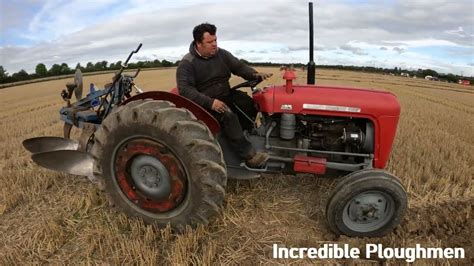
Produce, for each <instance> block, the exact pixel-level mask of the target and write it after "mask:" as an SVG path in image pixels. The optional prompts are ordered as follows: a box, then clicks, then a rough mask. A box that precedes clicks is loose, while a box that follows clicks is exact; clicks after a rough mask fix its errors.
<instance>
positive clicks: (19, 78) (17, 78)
mask: <svg viewBox="0 0 474 266" xmlns="http://www.w3.org/2000/svg"><path fill="white" fill-rule="evenodd" d="M29 78H30V75H28V73H27V72H26V71H25V70H24V69H22V70H20V71H18V72H17V73H15V74H13V75H12V79H13V81H22V80H27V79H29Z"/></svg>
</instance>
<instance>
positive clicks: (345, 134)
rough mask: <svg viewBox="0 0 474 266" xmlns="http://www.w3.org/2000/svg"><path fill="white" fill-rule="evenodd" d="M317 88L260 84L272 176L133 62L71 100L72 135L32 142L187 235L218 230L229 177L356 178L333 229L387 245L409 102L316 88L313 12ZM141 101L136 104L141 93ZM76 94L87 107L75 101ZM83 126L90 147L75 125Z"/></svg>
mask: <svg viewBox="0 0 474 266" xmlns="http://www.w3.org/2000/svg"><path fill="white" fill-rule="evenodd" d="M309 11H310V23H309V24H310V63H309V64H308V82H307V83H308V84H304V85H298V84H294V79H295V78H296V76H295V73H294V72H292V71H291V70H288V71H286V72H285V73H284V75H283V79H284V84H283V85H280V86H268V87H264V88H257V85H258V84H259V83H260V82H261V81H262V80H249V81H246V82H244V83H241V84H239V85H237V86H234V87H233V88H232V90H237V89H240V88H245V87H247V88H248V87H250V88H251V91H252V97H253V100H254V102H255V106H256V108H257V110H258V112H259V114H258V116H257V118H255V119H253V118H250V117H248V116H246V115H245V114H241V115H242V117H245V118H246V119H247V120H249V121H247V122H249V123H250V124H251V125H252V126H251V128H249V129H248V130H246V131H245V136H246V137H247V138H248V140H249V141H250V142H251V143H252V144H253V145H254V147H256V149H257V150H262V151H266V152H268V153H269V154H270V159H269V160H268V161H267V162H266V164H265V165H264V166H263V167H259V168H252V167H249V166H248V165H246V164H245V162H244V161H242V160H241V159H240V158H239V157H238V156H237V154H236V153H235V152H234V151H233V150H232V149H231V148H230V145H229V143H228V141H227V139H226V137H225V136H224V134H223V133H221V130H220V125H219V123H218V122H217V120H216V119H215V118H214V117H213V116H212V115H211V114H209V113H208V112H207V111H206V110H205V109H204V108H202V107H201V106H199V105H197V104H195V103H194V102H192V101H190V100H188V99H187V98H184V97H182V96H180V95H179V93H178V92H177V90H176V89H173V90H172V91H171V92H165V91H150V92H143V91H142V90H140V89H139V88H138V87H137V86H136V85H135V84H134V81H133V79H134V78H135V77H136V76H137V75H138V73H139V71H140V70H138V71H137V72H136V73H135V75H133V76H131V75H127V74H124V72H123V71H124V69H125V68H127V64H128V61H129V60H130V58H131V56H132V55H133V54H134V53H137V52H138V50H139V49H140V48H141V44H140V45H139V46H138V48H137V49H136V50H134V51H132V52H131V53H130V55H129V56H128V58H127V60H126V61H125V62H124V64H122V67H121V69H120V70H119V71H118V72H117V73H115V75H114V76H113V79H112V80H113V82H112V83H111V84H108V85H105V87H104V88H103V89H95V88H93V85H91V92H90V93H89V94H88V95H87V96H86V97H84V98H83V97H82V90H83V84H82V75H81V73H80V71H76V75H75V77H74V82H72V83H68V84H67V85H66V89H65V90H63V92H62V94H61V95H62V98H63V100H64V101H65V102H66V106H64V107H63V108H62V109H61V110H60V112H59V113H60V118H61V120H62V121H64V133H63V135H64V136H63V137H38V138H32V139H27V140H25V141H24V142H23V145H24V147H25V148H26V149H27V150H29V151H30V152H32V159H33V161H34V162H35V163H36V164H38V165H40V166H43V167H46V168H49V169H53V170H57V171H62V172H66V173H70V174H74V175H83V176H88V177H89V179H91V180H92V181H93V182H95V183H97V184H98V185H99V187H100V188H101V189H102V190H104V191H105V193H107V194H108V197H109V199H110V200H111V201H112V203H113V204H114V205H115V206H116V207H118V209H120V210H121V211H123V212H125V213H126V214H128V215H129V216H133V217H140V218H142V219H143V220H144V221H145V222H147V223H151V224H156V225H158V226H160V227H164V226H166V225H167V224H170V225H171V227H172V228H173V229H174V230H175V231H176V232H181V231H182V230H183V229H184V228H185V227H186V226H191V227H193V228H194V227H196V226H197V225H199V224H208V221H209V219H210V218H212V217H213V216H215V215H216V214H217V213H218V212H219V210H220V208H221V207H222V205H223V203H224V197H225V188H226V184H227V180H228V179H254V178H259V177H260V176H261V174H263V173H285V174H296V173H309V174H314V175H324V174H325V173H326V172H327V171H328V170H331V171H336V172H340V173H346V175H345V176H344V177H342V178H341V179H340V182H339V183H338V184H337V186H336V187H335V189H334V191H333V192H332V195H331V196H330V198H329V199H328V202H327V207H326V216H327V222H328V225H329V227H330V229H331V230H332V231H333V232H334V233H336V234H338V235H340V234H344V235H348V236H356V237H378V236H383V235H386V234H387V233H390V232H391V231H392V230H393V229H394V227H396V226H397V225H398V224H399V223H400V222H401V221H402V219H403V216H404V213H405V210H406V208H407V195H406V192H405V190H404V188H403V186H402V184H401V183H400V181H399V179H398V178H397V177H395V176H394V175H392V174H390V173H388V172H387V171H385V170H383V169H384V168H385V166H386V165H387V160H388V158H389V156H390V151H391V148H392V143H393V141H394V137H395V133H396V130H397V124H398V120H399V115H400V105H399V103H398V101H397V98H396V97H395V95H393V94H392V93H389V92H384V91H374V90H364V89H355V88H342V87H329V86H318V85H314V76H315V70H314V66H315V64H314V62H313V60H312V57H313V53H312V52H313V33H312V24H313V23H312V17H313V16H312V3H310V6H309ZM132 94H134V95H132ZM73 95H74V96H75V98H76V101H75V102H73V103H71V99H72V98H73ZM72 127H76V128H79V129H82V134H81V136H80V137H79V140H74V139H71V137H72V136H71V134H70V132H71V128H72Z"/></svg>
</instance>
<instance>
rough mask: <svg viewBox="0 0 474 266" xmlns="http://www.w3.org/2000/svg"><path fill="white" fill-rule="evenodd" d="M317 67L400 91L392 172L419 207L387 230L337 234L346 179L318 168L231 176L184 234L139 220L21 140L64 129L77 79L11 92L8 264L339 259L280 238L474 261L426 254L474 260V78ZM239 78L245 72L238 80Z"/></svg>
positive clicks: (5, 120)
mask: <svg viewBox="0 0 474 266" xmlns="http://www.w3.org/2000/svg"><path fill="white" fill-rule="evenodd" d="M259 70H261V71H266V72H273V73H274V74H275V75H274V76H273V77H271V78H270V79H269V80H268V81H265V83H263V85H271V84H282V83H283V80H282V79H281V75H280V72H279V70H278V69H274V68H273V69H270V68H265V69H259ZM317 73H318V74H317V78H316V79H317V83H318V84H320V85H338V86H353V87H362V88H374V89H375V88H377V89H382V90H387V91H390V92H393V93H394V94H396V95H397V97H398V100H399V101H400V104H401V108H402V111H401V118H400V123H399V127H398V132H397V136H396V140H395V143H394V146H393V150H392V154H391V157H390V160H389V164H388V167H387V170H388V171H390V172H392V173H394V174H395V175H397V176H398V177H400V179H401V181H402V183H403V184H404V186H405V187H406V189H407V192H408V196H409V209H408V211H407V213H406V218H405V220H404V221H403V222H402V224H401V225H400V226H399V227H397V228H396V230H395V231H394V232H393V233H391V234H389V235H388V236H385V237H383V238H376V239H368V238H348V237H344V236H341V237H337V236H335V235H334V234H332V233H331V232H330V231H329V228H328V226H327V224H326V220H325V215H324V210H325V205H326V200H327V198H328V197H329V195H330V192H331V190H332V188H333V187H334V186H335V184H336V181H337V180H336V179H334V178H327V177H313V176H311V175H298V176H283V175H264V177H263V178H261V179H259V180H253V181H233V180H229V182H228V185H227V189H226V191H227V194H226V200H225V204H224V209H223V210H222V212H221V214H220V215H219V216H218V217H216V218H215V219H214V220H213V221H212V222H211V224H210V225H209V226H206V227H199V228H198V229H196V230H193V231H187V232H186V233H184V234H182V235H175V234H172V233H171V232H170V230H169V228H167V229H163V230H160V229H158V228H155V227H153V226H148V225H145V224H143V222H142V221H140V220H136V219H129V218H127V217H126V216H125V215H123V214H121V213H117V212H115V211H114V210H113V209H112V208H110V207H109V206H108V202H107V199H106V197H105V195H104V194H103V192H101V191H99V189H98V188H96V187H95V186H94V185H93V184H92V183H89V181H88V180H87V178H85V177H84V178H82V177H77V176H72V175H66V174H62V173H57V172H53V171H49V170H46V169H43V168H40V167H38V166H36V165H35V164H33V162H32V161H31V159H30V154H29V153H28V152H27V151H25V150H24V149H23V148H22V145H21V142H22V140H23V139H26V138H31V137H35V136H45V135H50V136H61V134H62V123H61V122H60V120H59V115H58V111H59V109H60V107H61V106H62V105H63V104H64V103H63V101H62V100H61V98H60V95H59V92H60V90H61V89H63V88H64V87H65V86H64V85H65V83H66V81H67V80H64V79H63V80H55V81H48V82H41V83H33V84H28V85H22V86H16V87H10V88H6V89H1V90H0V264H2V265H9V264H25V263H68V264H69V263H112V264H128V263H140V264H143V263H146V264H180V265H186V264H190V263H193V264H214V263H217V264H223V263H224V264H253V263H254V262H259V263H271V264H273V263H294V262H296V263H314V262H316V263H318V262H319V263H321V262H331V261H320V260H304V261H290V260H278V261H275V260H273V259H272V253H271V252H272V244H273V243H276V244H279V245H285V246H287V247H318V246H320V245H321V244H324V243H339V244H344V243H348V244H350V245H351V246H352V247H361V248H362V247H363V246H365V244H366V243H381V244H383V245H384V246H386V247H414V246H415V244H417V243H419V244H421V245H422V246H424V247H463V248H464V249H465V251H466V256H467V258H466V259H465V260H458V261H448V260H437V261H428V260H426V261H424V262H426V263H433V262H437V263H448V264H449V263H466V264H469V263H471V262H472V258H473V257H472V252H473V241H472V239H474V235H473V229H474V225H473V222H472V220H473V219H472V207H473V204H474V186H473V180H474V89H473V87H468V86H461V85H457V84H447V83H441V82H433V81H425V80H420V79H416V80H415V79H408V78H402V77H392V76H383V75H379V74H364V73H357V72H347V71H332V70H317ZM297 74H298V80H297V82H298V83H305V80H306V76H305V73H304V72H301V71H298V73H297ZM174 75H175V69H166V70H152V71H143V72H141V73H140V75H139V77H138V78H137V79H136V83H137V85H138V86H139V87H140V88H143V89H144V90H146V91H150V90H169V89H170V88H172V87H174V86H175V76H174ZM111 76H112V75H111V74H106V75H97V76H87V77H84V84H86V85H88V84H89V83H90V82H95V84H96V86H98V87H102V86H103V85H104V84H106V83H108V82H109V81H110V78H111ZM239 80H240V79H238V78H235V77H234V78H233V79H232V80H231V83H232V84H236V83H238V81H239ZM263 85H262V86H263ZM85 87H86V88H87V87H88V86H85ZM332 262H344V261H332ZM346 262H347V263H351V262H356V261H346ZM359 262H360V261H359ZM365 262H367V263H371V262H372V263H375V264H377V263H380V261H376V260H372V261H365ZM389 262H390V261H389ZM391 262H395V261H391ZM420 262H423V261H420Z"/></svg>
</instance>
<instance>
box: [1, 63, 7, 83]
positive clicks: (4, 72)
mask: <svg viewBox="0 0 474 266" xmlns="http://www.w3.org/2000/svg"><path fill="white" fill-rule="evenodd" d="M7 80H8V72H7V70H6V69H4V68H3V66H0V83H4V82H7Z"/></svg>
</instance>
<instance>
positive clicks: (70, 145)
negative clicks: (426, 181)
mask: <svg viewBox="0 0 474 266" xmlns="http://www.w3.org/2000/svg"><path fill="white" fill-rule="evenodd" d="M23 147H25V149H27V150H28V151H29V152H31V153H33V154H35V153H41V152H49V151H59V150H77V148H78V147H79V143H78V142H77V141H75V140H72V139H65V138H61V137H37V138H31V139H25V140H24V141H23Z"/></svg>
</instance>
